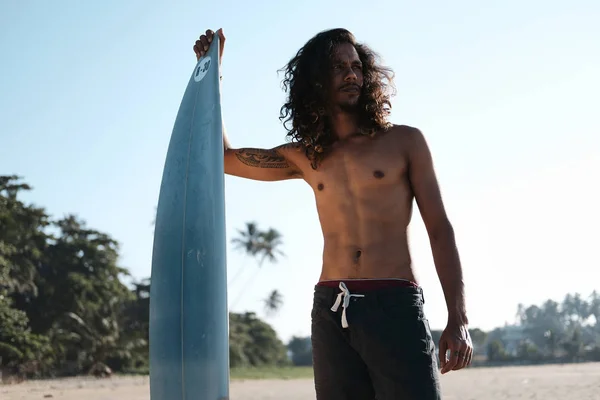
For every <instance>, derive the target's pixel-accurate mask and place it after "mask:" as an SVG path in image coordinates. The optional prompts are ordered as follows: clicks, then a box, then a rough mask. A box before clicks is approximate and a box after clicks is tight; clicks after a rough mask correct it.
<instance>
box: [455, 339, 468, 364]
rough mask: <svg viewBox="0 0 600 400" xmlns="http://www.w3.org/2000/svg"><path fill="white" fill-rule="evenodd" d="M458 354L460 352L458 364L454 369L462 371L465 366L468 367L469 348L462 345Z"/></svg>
mask: <svg viewBox="0 0 600 400" xmlns="http://www.w3.org/2000/svg"><path fill="white" fill-rule="evenodd" d="M460 352H461V355H460V362H459V366H458V367H457V368H456V369H457V370H458V369H463V368H465V367H466V366H467V365H469V358H470V357H471V347H470V346H469V345H467V344H466V343H463V344H462V345H461V350H460Z"/></svg>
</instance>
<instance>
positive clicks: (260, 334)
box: [229, 312, 289, 367]
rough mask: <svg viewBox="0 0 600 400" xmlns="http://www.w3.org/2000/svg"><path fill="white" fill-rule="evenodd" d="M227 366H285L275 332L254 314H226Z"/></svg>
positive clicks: (279, 342)
mask: <svg viewBox="0 0 600 400" xmlns="http://www.w3.org/2000/svg"><path fill="white" fill-rule="evenodd" d="M229 343H230V344H229V359H230V365H231V367H248V366H252V367H260V366H265V365H288V364H289V359H288V357H287V353H286V348H285V346H284V344H283V342H281V340H280V339H279V338H278V337H277V333H276V332H275V330H274V329H273V328H272V327H271V326H270V325H269V324H267V323H266V322H263V321H261V320H260V319H259V318H257V317H256V314H254V313H252V312H247V313H243V314H236V313H230V314H229Z"/></svg>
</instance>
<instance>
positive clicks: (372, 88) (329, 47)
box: [279, 28, 395, 169]
mask: <svg viewBox="0 0 600 400" xmlns="http://www.w3.org/2000/svg"><path fill="white" fill-rule="evenodd" d="M343 43H350V44H351V45H353V46H354V48H355V49H356V52H357V53H358V56H359V57H360V61H361V62H362V65H363V67H362V68H363V71H362V72H363V87H362V91H361V94H360V98H359V102H358V106H357V109H356V110H357V113H358V124H359V128H360V133H361V134H363V135H370V136H373V135H375V134H376V133H377V132H378V131H380V130H382V129H386V128H388V127H389V126H390V124H389V123H388V122H387V117H388V115H389V114H390V110H391V107H392V106H391V103H390V97H391V96H392V95H394V94H395V88H394V83H393V78H394V73H393V72H392V70H391V69H389V68H386V67H384V66H381V65H380V64H379V62H378V61H379V56H378V55H377V54H376V53H375V52H374V51H373V50H371V49H370V48H369V47H368V46H366V45H364V44H360V43H357V42H356V39H355V37H354V35H353V34H352V33H351V32H349V31H348V30H346V29H341V28H338V29H332V30H328V31H323V32H320V33H318V34H317V35H315V36H314V37H313V38H312V39H310V40H309V41H308V42H307V43H306V44H305V45H304V46H303V47H302V48H301V49H300V50H299V51H298V52H297V54H296V55H295V56H294V57H293V58H292V59H291V60H290V61H289V63H288V64H287V65H286V66H285V67H284V68H283V71H285V76H284V79H283V82H282V86H283V89H284V90H286V91H288V96H287V99H286V102H285V103H284V105H283V106H282V107H281V110H280V117H279V119H280V120H282V121H283V125H284V127H285V129H286V130H287V132H288V133H287V135H286V137H287V138H288V139H290V140H291V141H292V142H296V143H299V144H301V145H302V147H303V148H304V149H305V153H306V157H307V158H308V159H309V160H310V162H311V166H312V168H313V169H317V167H318V165H319V164H320V162H321V161H322V160H323V158H324V157H325V156H326V155H327V153H328V152H329V151H330V150H331V147H332V145H333V143H334V142H335V137H334V135H333V133H332V131H331V124H330V119H329V118H328V115H327V109H328V108H327V106H326V105H327V104H326V103H327V99H328V97H327V90H328V88H330V87H331V86H330V80H331V60H332V56H333V54H334V51H335V49H336V47H337V46H338V45H340V44H343ZM289 123H291V126H289Z"/></svg>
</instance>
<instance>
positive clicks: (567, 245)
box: [0, 0, 600, 340]
mask: <svg viewBox="0 0 600 400" xmlns="http://www.w3.org/2000/svg"><path fill="white" fill-rule="evenodd" d="M492 3H493V5H490V4H492ZM203 4H211V5H210V6H207V8H205V9H203V8H202V5H203ZM268 4H269V3H268V2H267V1H260V2H256V1H255V2H249V1H248V2H246V1H241V0H239V1H232V0H229V1H222V2H220V3H219V2H197V1H188V0H180V1H177V2H173V3H170V2H167V1H141V0H129V1H126V2H125V1H116V0H105V1H101V2H89V1H88V2H83V1H75V0H71V1H66V0H62V1H60V0H59V1H53V2H48V1H41V0H36V1H33V0H23V1H18V2H17V1H2V2H0V57H1V60H2V62H1V63H0V65H1V67H0V68H1V72H2V73H1V74H0V135H1V137H0V139H1V140H0V174H18V175H21V176H23V177H24V178H25V180H26V181H27V182H29V183H30V184H32V185H33V186H34V191H33V192H32V193H31V194H30V195H28V196H27V198H26V200H28V201H33V202H35V203H36V204H38V205H41V206H44V207H47V210H48V211H49V212H50V213H51V214H52V215H53V216H54V217H60V216H62V215H64V214H66V213H76V214H78V215H79V216H80V217H81V218H83V219H85V220H86V221H87V222H88V225H89V226H91V227H93V228H96V229H100V230H102V231H105V232H108V233H110V234H111V235H112V236H114V237H115V238H116V239H117V240H118V241H119V242H120V243H121V245H122V258H121V261H120V262H121V265H122V266H125V267H127V268H129V269H130V270H131V272H132V274H133V275H134V277H136V278H144V277H148V276H149V275H150V264H151V257H152V239H153V228H152V225H151V223H152V220H153V218H154V207H155V206H156V204H157V200H158V191H159V187H160V181H161V175H162V170H163V165H164V159H165V155H166V150H167V145H168V142H169V138H170V134H171V130H172V127H173V122H174V120H175V116H176V114H177V110H178V108H179V104H180V101H181V98H182V95H183V92H184V90H185V87H186V85H187V82H188V79H189V77H190V75H191V73H192V70H193V68H194V65H195V57H194V53H193V51H192V46H193V44H194V41H195V40H196V38H197V37H198V36H199V35H200V34H201V33H202V32H203V31H204V30H206V29H207V28H211V29H215V30H216V29H218V28H219V27H223V28H224V32H225V35H226V37H227V43H226V49H225V56H224V59H223V75H224V77H223V79H224V80H223V113H224V118H225V122H226V125H227V129H228V132H229V136H230V139H231V141H232V144H233V145H234V146H265V147H271V146H275V145H278V144H281V143H283V142H284V135H285V131H284V129H283V127H282V126H281V123H280V121H279V120H278V116H279V108H280V106H281V103H282V101H283V99H284V92H283V91H282V89H281V86H280V80H281V78H282V76H281V74H278V73H277V70H278V69H280V68H281V67H283V66H284V64H285V63H286V62H287V61H288V60H289V59H290V58H291V57H292V56H293V55H294V54H295V52H296V51H297V50H298V48H299V47H300V46H302V45H303V44H304V43H305V42H306V41H307V40H308V39H309V38H310V37H311V36H313V35H314V34H316V33H317V32H319V31H321V30H324V29H329V28H334V27H345V28H347V29H349V30H351V31H352V32H354V33H355V35H356V36H357V38H358V39H359V40H360V41H362V42H366V43H367V44H369V45H371V46H372V47H373V48H374V49H375V50H376V51H377V52H379V53H380V54H381V56H382V57H383V60H384V62H385V63H386V64H387V65H389V66H391V67H392V68H394V70H395V72H396V85H397V87H398V94H397V96H396V97H395V98H394V101H393V111H394V113H393V117H392V122H394V123H400V124H408V125H413V126H417V127H419V128H420V129H421V130H422V131H423V132H424V134H425V135H426V137H427V138H428V141H429V144H430V147H431V150H432V152H433V156H434V160H435V165H436V169H437V172H438V175H439V180H440V184H441V187H442V191H443V196H444V199H445V203H446V206H447V209H448V213H449V216H450V218H451V221H452V223H453V224H454V227H455V230H456V235H457V240H458V246H459V250H460V253H461V257H462V262H463V268H464V273H465V280H466V287H467V295H468V299H467V302H468V312H469V317H470V320H471V325H472V326H473V327H481V328H484V329H490V328H493V327H495V326H498V325H502V324H504V323H505V322H506V321H509V322H512V321H513V319H514V315H515V313H516V308H517V304H518V303H519V302H523V303H526V304H531V303H539V302H541V301H543V300H545V299H547V298H555V299H557V300H560V299H562V297H563V296H564V295H565V294H566V293H567V292H576V291H577V292H581V293H583V294H584V295H587V294H589V293H590V292H591V291H592V290H593V289H600V269H599V267H600V264H599V262H598V257H597V254H598V253H597V250H596V247H595V246H596V245H597V242H598V239H599V238H600V235H599V234H598V226H599V225H600V212H599V211H598V204H600V194H599V193H598V186H599V185H598V182H600V178H599V175H600V174H599V171H600V139H599V134H600V118H598V117H599V114H600V75H599V74H598V71H600V47H599V45H598V43H600V25H599V24H598V21H600V3H599V2H597V1H596V0H587V1H586V0H575V1H572V2H565V1H553V0H550V1H548V0H546V1H541V0H530V1H517V0H505V1H502V2H481V1H475V0H457V1H453V2H446V1H440V0H438V1H435V2H420V3H417V2H414V1H411V2H408V1H402V0H401V1H398V0H396V1H392V0H389V1H375V0H373V1H368V2H359V1H350V0H347V1H337V0H335V1H322V0H307V1H303V2H301V1H294V2H291V1H284V2H281V1H280V2H273V3H271V5H268ZM226 198H227V204H226V210H227V228H228V235H229V238H231V237H233V236H235V234H236V230H237V229H238V228H243V226H244V223H245V222H246V221H256V222H258V223H259V225H260V226H261V227H263V228H267V227H273V228H275V229H277V230H279V231H280V232H281V233H282V234H283V236H284V240H285V245H284V247H283V250H284V251H285V253H286V257H284V258H282V259H281V260H280V262H279V263H278V264H273V265H270V264H265V265H264V267H263V268H262V269H261V270H260V271H258V272H257V267H256V264H255V263H253V262H252V261H251V260H248V259H246V258H245V257H243V256H242V255H241V254H238V253H236V252H235V251H234V250H233V248H231V247H230V251H229V253H228V258H229V266H228V268H229V275H230V277H233V276H234V275H235V274H236V273H237V271H238V269H239V268H244V270H243V271H242V274H241V275H240V277H239V278H238V279H237V281H236V282H235V284H234V285H232V286H231V287H230V288H229V296H230V297H229V298H230V302H231V303H233V301H234V300H236V299H237V298H238V297H239V296H241V297H240V300H239V301H238V302H237V304H235V305H233V304H231V305H232V306H233V311H242V310H255V311H257V312H258V313H259V314H260V315H261V316H264V312H263V307H262V299H264V298H265V297H266V295H267V294H268V293H269V291H271V290H273V289H277V290H279V291H281V292H282V293H283V295H284V300H285V304H284V306H283V308H282V309H281V311H280V313H279V314H278V315H277V316H275V317H272V318H270V319H268V321H269V322H270V323H272V324H273V325H274V327H275V328H276V329H277V331H278V333H279V335H280V337H281V338H282V339H283V340H287V339H289V337H290V336H291V335H294V334H296V335H308V334H309V332H310V308H311V305H312V304H311V303H312V290H313V285H314V284H315V283H316V281H317V279H318V276H319V271H320V262H321V251H322V237H321V232H320V229H319V225H318V220H317V215H316V209H315V204H314V198H313V195H312V192H311V191H310V189H309V187H308V185H306V184H305V183H304V182H302V181H289V182H281V183H261V182H253V181H247V180H242V179H240V178H234V177H227V178H226ZM410 229H411V236H410V240H411V247H412V254H413V258H414V262H415V268H416V272H417V274H418V277H419V280H420V283H421V284H422V285H423V286H424V289H425V296H426V305H425V307H426V312H427V314H428V317H429V320H430V323H431V326H432V328H434V329H435V328H437V329H441V328H443V327H444V326H445V322H446V307H445V303H444V299H443V295H442V291H441V286H440V284H439V281H438V278H437V276H436V273H435V270H434V266H433V263H432V258H431V251H430V248H429V244H428V241H427V236H426V232H425V230H424V227H423V224H422V222H421V218H420V215H419V213H418V212H417V211H416V212H415V214H414V217H413V223H412V225H411V228H410Z"/></svg>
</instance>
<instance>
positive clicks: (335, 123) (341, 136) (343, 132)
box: [331, 111, 359, 140]
mask: <svg viewBox="0 0 600 400" xmlns="http://www.w3.org/2000/svg"><path fill="white" fill-rule="evenodd" d="M331 129H332V131H333V134H334V135H335V137H336V138H337V139H338V140H345V139H348V138H350V137H352V136H355V135H356V134H357V133H358V131H359V128H358V122H357V118H356V115H354V114H349V113H346V112H341V111H338V112H335V113H333V114H332V115H331Z"/></svg>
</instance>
